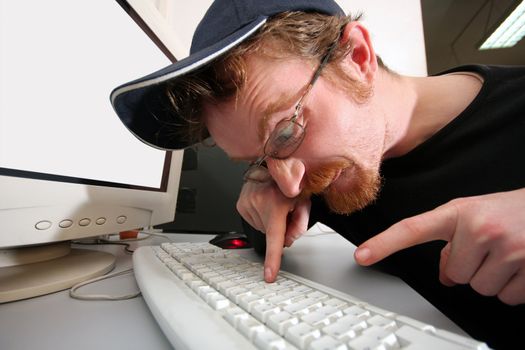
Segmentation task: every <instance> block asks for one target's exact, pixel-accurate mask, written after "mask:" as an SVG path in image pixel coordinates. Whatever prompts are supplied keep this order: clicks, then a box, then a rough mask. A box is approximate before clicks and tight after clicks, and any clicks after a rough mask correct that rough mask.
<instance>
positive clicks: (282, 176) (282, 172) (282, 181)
mask: <svg viewBox="0 0 525 350" xmlns="http://www.w3.org/2000/svg"><path fill="white" fill-rule="evenodd" d="M266 164H267V166H268V171H269V172H270V175H271V176H272V178H273V180H274V181H275V183H277V186H279V189H280V190H281V192H282V193H283V194H284V195H285V196H286V197H288V198H295V197H297V196H298V195H299V194H300V193H301V191H302V180H303V178H304V175H305V166H304V164H303V162H302V161H300V160H298V159H295V158H292V157H290V158H287V159H272V158H269V159H266Z"/></svg>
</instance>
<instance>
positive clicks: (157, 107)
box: [110, 0, 344, 150]
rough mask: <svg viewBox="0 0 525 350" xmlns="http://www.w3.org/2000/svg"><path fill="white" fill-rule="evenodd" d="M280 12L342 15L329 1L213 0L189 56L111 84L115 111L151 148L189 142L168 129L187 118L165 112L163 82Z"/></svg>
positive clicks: (209, 58)
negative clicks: (164, 115)
mask: <svg viewBox="0 0 525 350" xmlns="http://www.w3.org/2000/svg"><path fill="white" fill-rule="evenodd" d="M286 11H304V12H319V13H324V14H328V15H344V11H343V10H342V9H341V8H340V7H339V6H338V5H337V3H336V2H335V1H333V0H215V1H214V2H213V4H212V5H211V6H210V8H209V9H208V11H207V12H206V14H205V15H204V18H203V19H202V20H201V22H200V23H199V25H198V27H197V29H196V31H195V34H194V35H193V41H192V44H191V49H190V55H189V56H188V57H186V58H184V59H182V60H180V61H177V62H175V63H173V64H171V65H169V66H167V67H165V68H163V69H161V70H158V71H156V72H154V73H151V74H149V75H147V76H145V77H142V78H139V79H137V80H134V81H131V82H129V83H126V84H123V85H121V86H119V87H117V88H115V89H114V90H113V91H112V92H111V96H110V99H111V103H112V105H113V108H114V109H115V112H116V113H117V115H118V116H119V118H120V120H121V121H122V122H123V123H124V125H125V126H126V127H127V128H128V130H129V131H130V132H131V133H133V135H135V136H136V137H137V138H138V139H140V140H141V141H142V142H144V143H146V144H148V145H150V146H152V147H155V148H159V149H163V150H177V149H184V148H186V147H188V146H191V143H190V142H188V141H187V140H186V139H184V138H181V137H180V135H177V134H176V133H174V128H177V127H180V126H183V125H184V124H186V123H187V121H185V119H184V118H182V117H178V116H176V115H173V111H169V112H168V111H167V108H168V107H167V106H165V105H164V104H163V102H162V98H163V97H162V96H160V95H161V94H164V92H163V87H164V84H165V83H166V82H168V81H172V80H173V79H177V77H180V76H182V75H184V74H188V73H190V72H193V71H195V70H196V69H198V68H201V67H203V66H205V65H207V64H209V63H210V62H212V61H213V60H214V59H216V58H217V57H219V56H221V55H223V54H224V53H226V52H228V51H229V50H231V49H232V48H233V47H235V46H237V45H239V44H240V43H242V42H243V41H244V40H245V39H246V38H248V37H250V36H251V35H252V34H253V33H255V32H257V29H259V28H260V27H261V26H262V25H263V24H264V23H265V22H266V21H267V19H268V18H269V17H271V16H273V15H276V14H278V13H281V12H286ZM163 113H164V114H168V113H169V115H170V118H166V117H163V116H162V115H161V114H163ZM166 120H170V122H169V123H168V122H166Z"/></svg>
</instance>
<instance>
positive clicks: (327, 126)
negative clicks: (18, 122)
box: [112, 0, 525, 347]
mask: <svg viewBox="0 0 525 350" xmlns="http://www.w3.org/2000/svg"><path fill="white" fill-rule="evenodd" d="M191 53H192V54H191V55H190V56H189V57H188V58H187V59H184V60H182V61H180V62H178V63H176V64H174V65H172V66H169V67H166V68H165V69H163V70H161V71H158V72H155V73H153V74H152V75H150V76H147V77H144V78H141V79H139V80H137V81H134V82H131V83H128V84H126V85H123V86H121V87H119V88H117V89H115V91H114V92H113V93H112V102H113V104H114V106H115V109H116V111H117V113H118V114H119V116H120V118H121V119H122V121H123V122H124V124H125V125H126V126H127V127H128V128H129V129H130V130H131V132H133V133H134V134H135V135H137V136H138V137H139V138H140V139H141V140H142V141H144V142H146V143H148V144H150V145H152V146H154V147H159V148H162V149H180V148H184V147H186V146H188V145H191V144H193V143H195V142H196V141H199V140H204V139H205V138H206V137H207V136H209V135H211V136H212V137H213V140H214V141H215V143H216V144H217V145H218V146H219V147H221V148H222V149H223V150H224V151H225V152H226V153H227V154H228V155H229V156H230V157H231V158H233V159H236V160H241V161H246V162H248V163H250V167H249V169H248V170H247V173H246V175H245V180H246V183H245V184H244V186H243V189H242V192H241V195H240V199H239V202H238V205H237V208H238V210H239V212H240V213H241V215H242V216H243V217H244V218H245V219H246V221H248V222H249V223H250V224H251V225H252V226H253V227H255V228H256V229H258V230H260V231H262V232H265V233H266V241H267V250H266V259H265V279H266V280H267V281H268V282H271V281H273V280H274V279H275V277H276V274H277V272H278V270H279V266H280V259H281V254H282V251H283V245H284V246H290V245H291V244H292V243H293V241H294V240H295V239H297V238H298V237H299V236H300V235H301V233H302V232H304V231H305V230H306V229H307V227H308V225H309V222H310V223H313V222H316V221H321V222H324V223H325V224H327V225H329V226H331V227H332V228H334V229H335V230H336V231H337V232H339V233H340V234H342V235H343V236H344V237H345V238H347V239H349V240H350V241H352V242H354V243H355V244H357V245H359V248H358V249H357V250H356V253H355V258H356V260H357V262H358V263H360V264H362V265H371V264H375V263H377V262H380V261H381V262H380V263H379V266H380V267H382V268H383V269H385V270H386V271H388V272H391V273H394V274H396V275H398V276H399V277H401V278H402V279H404V280H405V281H406V282H407V283H409V284H410V285H411V286H412V287H413V288H415V289H416V290H417V291H418V292H420V293H421V294H422V295H423V296H425V297H426V298H427V299H429V300H430V301H431V302H432V303H433V304H434V305H436V306H437V307H438V308H440V309H441V310H442V311H443V312H444V313H445V314H447V315H448V316H449V317H450V318H452V319H453V320H454V321H455V322H456V323H458V324H459V325H460V326H461V327H463V328H464V329H465V330H466V331H467V332H469V333H470V334H471V335H472V336H474V337H475V338H478V339H481V340H484V341H487V342H488V343H489V345H490V346H494V347H500V346H501V347H505V346H508V345H510V344H513V342H514V341H516V339H517V338H513V336H514V337H516V334H520V332H519V331H520V330H521V331H523V330H524V328H523V322H522V320H523V319H524V318H523V317H524V316H525V311H524V310H525V309H524V305H523V304H524V303H525V219H524V216H523V215H522V213H523V212H524V209H525V190H524V189H523V187H524V186H525V166H524V163H523V160H524V159H523V158H524V157H523V152H522V151H521V150H522V149H524V147H525V144H524V141H523V140H524V137H523V133H524V131H525V112H524V111H525V68H522V67H521V68H520V67H513V68H510V67H508V68H503V67H485V66H467V67H460V68H456V69H453V70H450V71H449V72H445V73H443V74H440V75H438V76H434V77H426V78H414V77H406V76H401V75H398V74H396V73H393V72H391V71H389V70H388V68H386V66H384V65H383V64H382V62H381V60H380V59H379V58H378V57H377V55H376V54H375V52H374V49H373V46H372V44H371V42H370V38H369V34H368V31H367V29H366V28H365V27H364V26H363V25H362V24H361V23H360V22H358V21H357V20H356V19H352V18H349V17H346V16H345V15H344V14H343V12H342V11H341V10H340V8H339V7H338V6H337V5H336V4H335V3H334V2H332V1H326V0H324V1H323V0H318V1H315V0H310V1H306V0H305V1H276V0H275V1H264V2H257V1H226V0H221V1H219V0H217V1H215V2H214V4H213V5H212V7H211V8H210V9H209V11H208V13H207V15H206V16H205V18H204V19H203V20H202V22H201V23H200V25H199V27H198V28H197V31H196V33H195V35H194V40H193V43H192V49H191ZM423 243H424V244H423ZM334 263H337V262H334ZM511 305H513V306H511ZM481 310H483V311H481ZM480 312H482V313H487V314H490V315H491V316H490V317H494V318H495V320H492V319H490V318H488V317H487V319H480V318H479V316H477V315H479V313H480ZM498 318H499V319H498ZM496 319H497V321H496ZM500 320H505V321H504V322H505V323H506V328H504V329H499V328H502V327H501V322H502V321H500ZM512 322H515V323H514V324H513V323H512Z"/></svg>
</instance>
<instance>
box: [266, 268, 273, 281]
mask: <svg viewBox="0 0 525 350" xmlns="http://www.w3.org/2000/svg"><path fill="white" fill-rule="evenodd" d="M264 279H265V280H266V281H268V280H271V279H272V269H270V268H269V267H265V268H264Z"/></svg>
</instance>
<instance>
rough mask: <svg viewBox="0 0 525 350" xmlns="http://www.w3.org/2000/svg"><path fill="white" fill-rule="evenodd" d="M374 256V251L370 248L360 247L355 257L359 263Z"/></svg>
mask: <svg viewBox="0 0 525 350" xmlns="http://www.w3.org/2000/svg"><path fill="white" fill-rule="evenodd" d="M371 256H372V252H371V251H370V249H368V248H366V247H365V248H358V249H357V250H356V251H355V259H356V260H357V262H359V263H364V262H366V261H367V260H368V259H369V258H370V257H371Z"/></svg>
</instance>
